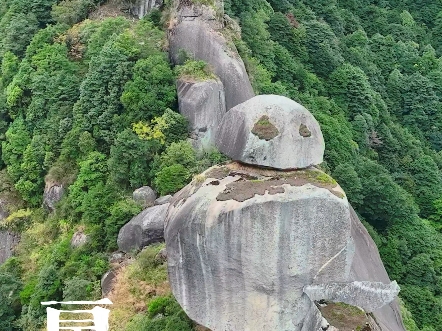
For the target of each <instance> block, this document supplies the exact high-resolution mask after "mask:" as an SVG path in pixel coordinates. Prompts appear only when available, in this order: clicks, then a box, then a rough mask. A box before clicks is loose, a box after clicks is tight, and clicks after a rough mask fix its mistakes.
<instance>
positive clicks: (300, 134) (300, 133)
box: [216, 95, 325, 169]
mask: <svg viewBox="0 0 442 331" xmlns="http://www.w3.org/2000/svg"><path fill="white" fill-rule="evenodd" d="M263 117H266V118H268V120H269V122H270V124H269V125H271V126H272V127H276V129H277V130H278V134H277V135H276V136H275V137H274V138H272V139H269V140H266V139H263V138H262V137H260V136H259V135H257V134H256V133H255V128H256V125H257V124H259V123H261V121H262V118H263ZM216 145H217V147H218V149H219V150H220V151H221V152H223V153H224V154H226V155H228V156H229V157H231V158H232V159H234V160H237V161H241V162H244V163H248V164H253V165H260V166H266V167H272V168H277V169H300V168H307V167H309V166H311V165H317V164H320V163H322V161H323V155H324V150H325V144H324V138H323V136H322V132H321V129H320V126H319V123H318V122H317V121H316V119H315V118H314V117H313V115H312V114H311V113H310V112H309V111H308V110H307V109H305V108H304V107H303V106H301V105H300V104H298V103H297V102H295V101H293V100H290V99H288V98H286V97H283V96H278V95H259V96H256V97H254V98H252V99H250V100H248V101H246V102H244V103H242V104H240V105H238V106H236V107H234V108H232V109H231V110H230V111H228V112H227V114H226V115H225V116H224V118H223V120H222V122H221V125H220V127H219V128H218V136H217V138H216Z"/></svg>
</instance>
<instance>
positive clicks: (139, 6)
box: [130, 0, 163, 19]
mask: <svg viewBox="0 0 442 331" xmlns="http://www.w3.org/2000/svg"><path fill="white" fill-rule="evenodd" d="M162 5H163V0H135V1H133V3H132V4H131V7H130V12H131V13H132V15H135V16H138V18H139V19H142V18H143V17H144V16H146V14H147V13H149V12H150V11H151V10H152V9H155V8H160V7H161V6H162Z"/></svg>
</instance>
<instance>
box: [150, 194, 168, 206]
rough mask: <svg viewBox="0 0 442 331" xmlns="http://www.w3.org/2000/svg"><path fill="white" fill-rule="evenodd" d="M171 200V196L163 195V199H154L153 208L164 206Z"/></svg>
mask: <svg viewBox="0 0 442 331" xmlns="http://www.w3.org/2000/svg"><path fill="white" fill-rule="evenodd" d="M171 200H172V196H171V195H165V196H163V197H159V198H158V199H156V200H155V202H154V205H155V206H159V205H164V204H166V203H169V202H170V201H171Z"/></svg>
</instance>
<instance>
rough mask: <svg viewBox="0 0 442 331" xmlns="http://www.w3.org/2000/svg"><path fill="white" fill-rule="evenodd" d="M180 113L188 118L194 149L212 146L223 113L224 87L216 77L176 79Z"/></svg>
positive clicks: (224, 108)
mask: <svg viewBox="0 0 442 331" xmlns="http://www.w3.org/2000/svg"><path fill="white" fill-rule="evenodd" d="M177 90H178V103H179V110H180V113H181V114H182V115H183V116H184V117H186V118H187V119H188V120H189V123H190V129H191V137H192V140H193V145H194V146H195V147H196V148H197V149H203V150H210V149H212V148H214V147H215V136H216V129H217V128H218V126H219V124H220V123H221V121H222V119H223V116H224V115H225V113H226V104H225V99H224V98H225V96H224V86H223V83H222V82H221V81H220V80H219V79H210V80H206V81H200V82H193V81H189V80H184V79H180V80H178V81H177Z"/></svg>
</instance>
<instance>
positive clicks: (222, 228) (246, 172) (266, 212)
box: [165, 163, 389, 331]
mask: <svg viewBox="0 0 442 331" xmlns="http://www.w3.org/2000/svg"><path fill="white" fill-rule="evenodd" d="M351 229H352V221H351V216H350V210H349V205H348V202H347V199H346V198H345V195H344V194H343V192H342V190H341V189H340V187H339V186H338V185H337V184H336V182H335V181H333V180H332V179H331V178H329V177H328V176H327V175H325V174H324V173H322V172H320V171H318V170H316V169H308V170H304V171H291V172H287V171H286V172H280V171H275V170H271V169H258V168H252V167H246V166H244V165H239V164H236V163H233V164H230V165H227V166H224V167H215V168H211V169H209V170H207V171H206V172H204V173H203V174H202V175H200V176H198V177H197V179H195V180H194V181H193V182H192V183H191V184H189V185H188V186H186V187H185V188H184V189H183V190H181V191H180V192H178V193H177V194H176V195H175V196H174V198H173V200H172V202H171V206H170V208H169V211H168V216H167V218H166V228H165V239H166V246H167V255H168V267H169V279H170V282H171V284H172V290H173V293H174V295H175V297H176V298H177V300H178V302H179V303H180V304H181V306H182V307H183V308H184V310H185V311H186V313H187V314H188V315H189V316H190V317H191V318H192V319H193V320H195V321H196V322H197V323H199V324H201V325H204V326H206V327H208V328H209V329H211V330H212V331H242V330H244V331H246V330H256V331H268V330H276V331H286V330H290V331H298V330H305V331H307V330H308V331H312V330H319V329H320V327H321V323H322V316H321V313H320V312H319V310H318V309H317V308H316V306H315V304H314V303H313V301H312V300H311V299H310V298H309V297H308V295H307V294H306V293H305V292H304V287H305V286H307V285H314V284H318V285H320V284H330V283H346V282H348V281H349V278H350V274H351V267H352V265H353V257H354V252H355V243H354V240H353V238H352V233H351ZM388 283H389V282H388ZM388 283H387V284H388ZM370 284H371V283H369V284H368V285H367V286H369V285H370ZM325 294H326V292H324V295H325ZM386 303H388V302H384V304H386Z"/></svg>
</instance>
